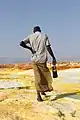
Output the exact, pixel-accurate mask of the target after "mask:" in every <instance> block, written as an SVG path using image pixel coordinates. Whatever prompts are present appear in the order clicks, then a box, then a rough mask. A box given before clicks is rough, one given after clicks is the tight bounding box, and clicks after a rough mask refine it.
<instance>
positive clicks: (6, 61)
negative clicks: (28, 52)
mask: <svg viewBox="0 0 80 120" xmlns="http://www.w3.org/2000/svg"><path fill="white" fill-rule="evenodd" d="M29 61H30V60H29V59H27V58H7V57H0V64H16V63H26V62H29Z"/></svg>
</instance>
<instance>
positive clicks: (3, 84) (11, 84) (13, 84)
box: [0, 80, 22, 88]
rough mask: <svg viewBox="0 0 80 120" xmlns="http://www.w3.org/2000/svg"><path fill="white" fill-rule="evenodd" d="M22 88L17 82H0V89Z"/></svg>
mask: <svg viewBox="0 0 80 120" xmlns="http://www.w3.org/2000/svg"><path fill="white" fill-rule="evenodd" d="M13 87H15V88H16V87H22V84H21V83H20V82H18V81H12V80H11V81H3V80H0V88H13Z"/></svg>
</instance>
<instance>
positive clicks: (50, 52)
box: [46, 45, 56, 65]
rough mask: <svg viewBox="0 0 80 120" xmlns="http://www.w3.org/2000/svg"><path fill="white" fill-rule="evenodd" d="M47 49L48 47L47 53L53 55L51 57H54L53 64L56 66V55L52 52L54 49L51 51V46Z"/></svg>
mask: <svg viewBox="0 0 80 120" xmlns="http://www.w3.org/2000/svg"><path fill="white" fill-rule="evenodd" d="M46 47H47V51H48V52H49V54H50V55H51V57H52V59H53V61H52V64H53V65H55V64H56V58H55V56H54V53H53V51H52V49H51V46H50V45H48V46H46Z"/></svg>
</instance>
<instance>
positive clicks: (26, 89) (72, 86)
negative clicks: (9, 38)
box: [0, 62, 80, 120]
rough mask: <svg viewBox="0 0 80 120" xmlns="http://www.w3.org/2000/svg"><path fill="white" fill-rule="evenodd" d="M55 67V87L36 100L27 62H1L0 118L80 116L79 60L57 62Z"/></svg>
mask: <svg viewBox="0 0 80 120" xmlns="http://www.w3.org/2000/svg"><path fill="white" fill-rule="evenodd" d="M48 67H49V69H50V71H51V64H48ZM57 70H58V78H55V79H53V84H52V85H53V88H54V91H52V92H47V93H46V94H47V96H42V98H43V100H44V101H43V102H37V100H36V91H35V85H34V74H33V70H32V68H31V65H30V64H4V65H0V120H49V119H50V120H80V63H79V62H77V63H74V62H60V63H57ZM51 74H52V73H51Z"/></svg>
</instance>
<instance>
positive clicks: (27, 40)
mask: <svg viewBox="0 0 80 120" xmlns="http://www.w3.org/2000/svg"><path fill="white" fill-rule="evenodd" d="M22 41H24V43H25V44H27V43H30V41H29V37H25V38H24V39H23V40H22Z"/></svg>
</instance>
